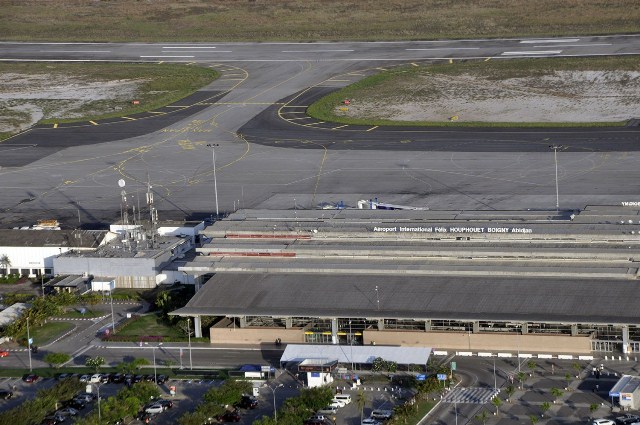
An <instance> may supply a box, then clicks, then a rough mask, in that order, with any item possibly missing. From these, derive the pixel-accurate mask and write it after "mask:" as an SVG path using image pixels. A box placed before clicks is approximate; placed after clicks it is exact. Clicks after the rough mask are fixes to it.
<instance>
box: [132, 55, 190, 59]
mask: <svg viewBox="0 0 640 425" xmlns="http://www.w3.org/2000/svg"><path fill="white" fill-rule="evenodd" d="M140 57H141V58H195V56H193V55H191V56H173V55H166V56H165V55H145V56H140Z"/></svg>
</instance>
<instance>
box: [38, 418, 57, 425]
mask: <svg viewBox="0 0 640 425" xmlns="http://www.w3.org/2000/svg"><path fill="white" fill-rule="evenodd" d="M40 423H41V424H42V425H58V424H59V423H60V421H59V420H57V419H56V418H54V417H53V416H47V417H46V418H44V419H43V420H42V422H40Z"/></svg>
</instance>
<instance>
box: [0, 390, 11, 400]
mask: <svg viewBox="0 0 640 425" xmlns="http://www.w3.org/2000/svg"><path fill="white" fill-rule="evenodd" d="M11 397H13V393H12V392H11V391H5V390H2V391H0V398H1V399H3V400H9V399H10V398H11Z"/></svg>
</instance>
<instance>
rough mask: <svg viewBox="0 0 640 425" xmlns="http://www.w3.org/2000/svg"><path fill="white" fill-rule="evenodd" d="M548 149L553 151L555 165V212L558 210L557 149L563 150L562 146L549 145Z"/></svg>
mask: <svg viewBox="0 0 640 425" xmlns="http://www.w3.org/2000/svg"><path fill="white" fill-rule="evenodd" d="M549 148H550V149H553V162H554V163H555V165H556V212H558V211H559V210H560V193H559V191H558V149H563V148H564V146H562V145H551V146H549Z"/></svg>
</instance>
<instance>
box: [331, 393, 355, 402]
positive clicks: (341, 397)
mask: <svg viewBox="0 0 640 425" xmlns="http://www.w3.org/2000/svg"><path fill="white" fill-rule="evenodd" d="M333 399H334V400H340V401H342V402H343V403H344V404H349V403H351V396H350V395H349V394H336V395H335V396H334V397H333Z"/></svg>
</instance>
